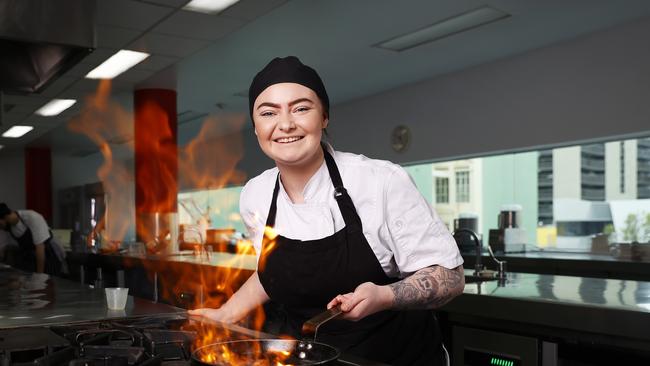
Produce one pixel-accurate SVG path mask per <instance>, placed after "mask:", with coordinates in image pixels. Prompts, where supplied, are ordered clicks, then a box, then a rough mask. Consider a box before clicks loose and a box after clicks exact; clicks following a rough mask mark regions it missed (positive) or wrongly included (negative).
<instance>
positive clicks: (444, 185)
mask: <svg viewBox="0 0 650 366" xmlns="http://www.w3.org/2000/svg"><path fill="white" fill-rule="evenodd" d="M436 203H449V178H441V177H436Z"/></svg>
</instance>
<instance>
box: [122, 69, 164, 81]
mask: <svg viewBox="0 0 650 366" xmlns="http://www.w3.org/2000/svg"><path fill="white" fill-rule="evenodd" d="M153 74H154V71H151V70H141V69H135V68H133V69H130V70H127V71H126V72H124V73H123V74H120V75H118V76H117V77H116V78H115V80H114V82H120V83H121V84H123V83H137V82H140V81H142V80H144V79H146V78H148V77H150V76H151V75H153Z"/></svg>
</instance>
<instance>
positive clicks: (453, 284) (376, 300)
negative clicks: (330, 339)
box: [327, 265, 465, 320]
mask: <svg viewBox="0 0 650 366" xmlns="http://www.w3.org/2000/svg"><path fill="white" fill-rule="evenodd" d="M464 288H465V276H464V274H463V266H462V265H461V266H458V267H456V268H454V269H447V268H445V267H442V266H431V267H426V268H422V269H421V270H419V271H417V272H415V273H414V274H412V275H411V276H409V277H406V278H405V279H403V280H401V281H398V282H395V283H392V284H390V285H386V286H379V285H376V284H374V283H372V282H366V283H362V284H361V285H359V286H358V287H357V288H356V289H355V290H354V292H351V293H348V294H344V295H338V296H337V297H335V298H334V299H333V300H332V301H330V303H329V304H327V308H328V309H329V308H331V307H333V306H336V305H339V304H340V305H341V309H342V310H343V312H344V314H343V316H342V317H343V319H348V320H359V319H363V318H365V317H366V316H368V315H371V314H374V313H376V312H378V311H382V310H389V309H394V310H415V309H436V308H439V307H441V306H443V305H444V304H446V303H448V302H449V301H450V300H451V299H453V298H454V297H456V296H458V295H460V294H462V293H463V289H464Z"/></svg>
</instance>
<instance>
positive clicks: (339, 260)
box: [190, 56, 464, 365]
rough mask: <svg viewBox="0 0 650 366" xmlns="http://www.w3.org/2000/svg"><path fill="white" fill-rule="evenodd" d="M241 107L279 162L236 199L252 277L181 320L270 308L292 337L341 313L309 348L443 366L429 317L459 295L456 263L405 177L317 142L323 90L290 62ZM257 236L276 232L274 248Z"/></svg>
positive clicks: (325, 119) (233, 316) (261, 77)
mask: <svg viewBox="0 0 650 366" xmlns="http://www.w3.org/2000/svg"><path fill="white" fill-rule="evenodd" d="M249 108H250V113H251V118H252V121H253V124H254V127H255V134H256V135H257V139H258V142H259V145H260V147H261V148H262V150H263V151H264V153H265V154H266V155H267V156H268V157H270V158H271V159H273V160H274V161H275V164H276V167H275V168H273V169H270V170H267V171H265V172H264V173H262V174H261V175H259V176H257V177H255V178H253V179H251V180H250V181H249V182H248V183H247V184H246V186H245V187H244V189H243V190H242V193H241V199H240V210H241V213H242V217H243V219H244V222H245V224H246V226H247V228H248V230H249V231H250V234H251V237H252V239H253V243H254V245H255V247H256V251H257V253H258V270H257V271H256V272H255V273H254V274H253V275H252V276H251V277H250V278H249V279H248V280H247V282H246V283H245V284H244V285H243V286H242V287H241V288H240V289H239V290H238V291H237V292H236V293H235V294H234V295H233V296H232V297H231V298H230V299H229V300H228V301H227V302H226V303H225V304H224V305H223V306H222V307H221V308H219V309H197V310H193V311H190V314H196V315H203V316H207V317H210V318H212V319H215V320H218V321H224V322H236V321H238V320H240V319H242V318H243V317H244V316H245V315H246V314H247V313H249V312H250V311H251V310H253V309H255V308H256V307H257V306H259V305H261V304H264V303H267V302H269V300H271V301H270V302H269V303H270V304H272V306H268V307H267V309H272V314H267V316H268V317H269V318H270V321H269V322H268V323H270V324H269V325H272V326H274V328H273V331H275V332H279V333H281V334H290V335H293V336H295V337H299V336H300V329H301V326H302V323H303V322H304V321H305V320H307V319H309V318H310V317H312V316H314V315H316V314H318V313H320V312H322V311H324V310H325V307H332V306H336V305H340V306H341V309H342V310H343V312H344V313H343V315H342V316H341V317H340V318H339V319H336V320H333V321H330V322H328V323H326V324H325V325H324V326H323V327H321V329H319V333H318V341H320V342H324V343H328V344H331V345H333V346H335V347H337V348H339V349H340V350H341V351H343V352H346V353H349V354H355V355H358V356H361V357H364V358H366V359H369V360H375V361H380V362H386V363H390V364H393V365H416V364H417V365H436V364H441V362H442V360H443V358H444V356H443V351H442V348H441V342H440V334H439V330H438V327H437V324H436V322H435V318H434V316H433V313H432V312H431V311H430V309H434V308H437V307H439V306H441V305H443V304H445V303H446V302H448V301H449V300H451V299H452V298H453V297H455V296H457V295H459V294H460V293H462V291H463V287H464V277H463V268H462V258H461V256H460V254H459V253H458V249H457V246H456V244H455V242H454V240H453V239H452V237H451V235H450V234H449V232H448V231H447V229H446V228H445V226H444V224H443V223H442V222H441V221H440V219H439V218H438V216H437V215H436V213H435V212H434V211H433V210H432V209H431V207H430V206H429V205H428V204H427V202H426V201H425V200H424V198H423V197H422V196H421V195H420V194H419V192H418V191H417V189H416V187H415V185H414V184H413V183H412V181H411V180H410V178H409V176H408V174H407V173H406V172H405V171H404V170H403V169H402V168H400V167H399V166H398V165H395V164H392V163H390V162H386V161H379V160H372V159H368V158H366V157H364V156H362V155H355V154H350V153H343V152H338V151H334V150H332V148H331V147H330V146H328V145H326V144H323V143H321V138H322V134H323V131H324V129H325V128H326V127H327V125H328V123H329V99H328V96H327V92H326V91H325V87H324V86H323V83H322V81H321V79H320V77H319V76H318V74H317V73H316V72H315V71H314V70H313V69H311V68H310V67H308V66H306V65H303V64H302V63H301V62H300V61H299V60H298V59H297V58H296V57H292V56H290V57H286V58H276V59H274V60H273V61H271V62H270V63H269V64H268V65H267V66H266V67H265V68H264V69H263V70H262V71H260V72H259V73H258V74H257V75H256V76H255V78H254V80H253V82H252V84H251V87H250V90H249ZM265 226H269V227H274V228H275V230H276V231H277V232H278V233H279V236H278V237H277V238H276V242H275V243H273V242H272V241H271V240H269V238H267V237H265V236H264V228H265ZM271 245H273V247H272V249H271V247H270V246H271ZM261 253H263V254H261ZM260 256H263V257H262V260H260ZM392 310H398V311H392ZM402 310H409V311H402Z"/></svg>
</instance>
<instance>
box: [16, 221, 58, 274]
mask: <svg viewBox="0 0 650 366" xmlns="http://www.w3.org/2000/svg"><path fill="white" fill-rule="evenodd" d="M16 215H17V216H18V219H19V220H20V222H22V223H23V226H25V232H24V233H23V235H21V236H15V235H14V233H13V232H12V231H11V228H7V231H8V232H9V235H11V236H12V237H13V238H14V239H15V240H16V242H18V248H19V253H20V254H19V255H20V258H19V259H18V266H19V268H20V269H22V270H24V271H28V272H36V246H35V245H34V236H33V235H32V230H31V229H30V228H29V226H27V224H25V221H23V219H22V217H20V215H19V214H18V213H17V212H16ZM43 245H44V246H45V271H44V272H45V273H47V274H50V275H55V276H56V275H60V274H61V267H62V264H61V260H60V259H59V257H58V256H57V255H56V253H55V252H54V249H53V248H52V245H53V244H52V232H51V231H50V236H49V238H47V240H46V241H45V242H44V243H43Z"/></svg>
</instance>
